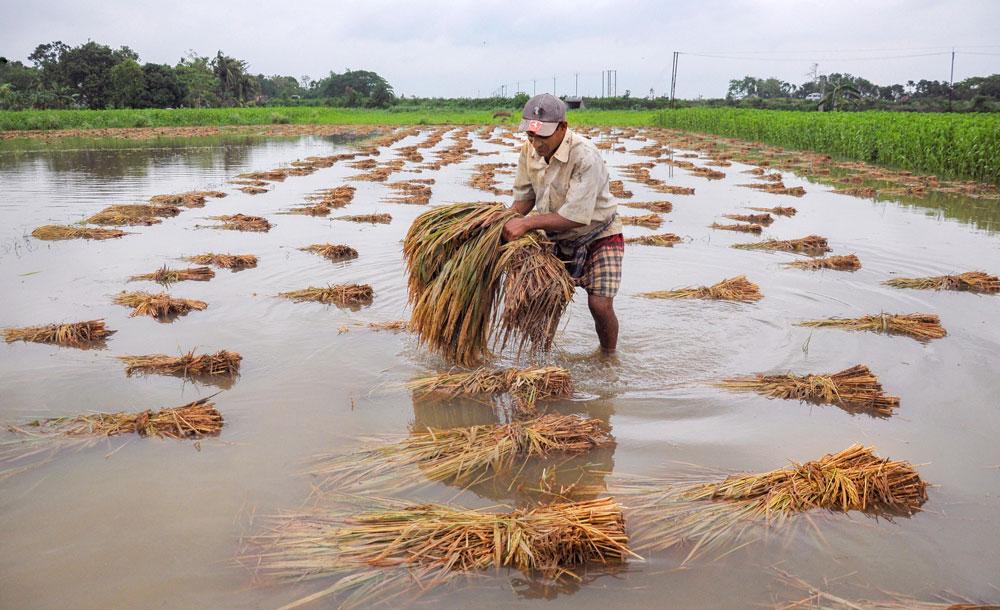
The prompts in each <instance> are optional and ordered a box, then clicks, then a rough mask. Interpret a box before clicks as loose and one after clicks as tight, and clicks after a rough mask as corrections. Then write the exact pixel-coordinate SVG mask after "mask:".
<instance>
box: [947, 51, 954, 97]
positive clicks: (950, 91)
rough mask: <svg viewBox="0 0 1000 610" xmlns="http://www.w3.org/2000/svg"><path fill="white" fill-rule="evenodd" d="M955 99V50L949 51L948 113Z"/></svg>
mask: <svg viewBox="0 0 1000 610" xmlns="http://www.w3.org/2000/svg"><path fill="white" fill-rule="evenodd" d="M953 99H955V48H954V47H952V49H951V78H949V79H948V112H951V101H952V100H953Z"/></svg>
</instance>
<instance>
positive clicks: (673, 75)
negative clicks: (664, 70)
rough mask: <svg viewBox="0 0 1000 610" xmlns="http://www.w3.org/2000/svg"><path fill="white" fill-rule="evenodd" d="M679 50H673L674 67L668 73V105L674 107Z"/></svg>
mask: <svg viewBox="0 0 1000 610" xmlns="http://www.w3.org/2000/svg"><path fill="white" fill-rule="evenodd" d="M678 55H680V51H674V67H673V71H672V72H671V74H670V107H671V108H673V107H674V99H675V98H674V93H675V92H676V91H677V56H678Z"/></svg>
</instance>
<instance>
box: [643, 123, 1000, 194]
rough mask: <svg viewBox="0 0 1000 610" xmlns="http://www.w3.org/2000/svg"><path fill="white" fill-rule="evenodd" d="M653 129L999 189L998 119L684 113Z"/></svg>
mask: <svg viewBox="0 0 1000 610" xmlns="http://www.w3.org/2000/svg"><path fill="white" fill-rule="evenodd" d="M654 124H656V125H659V126H661V127H667V128H670V129H681V130H684V131H696V132H701V133H709V134H713V135H719V136H724V137H727V138H737V139H740V140H748V141H752V142H762V143H764V144H770V145H773V146H783V147H786V148H792V149H800V150H811V151H815V152H818V153H825V154H829V155H832V156H834V157H838V158H842V159H855V160H859V161H865V162H867V163H871V164H873V165H878V166H882V167H889V168H895V169H904V170H910V171H916V172H923V173H928V174H938V175H940V176H942V177H948V178H965V179H970V180H976V181H979V182H986V183H992V184H1000V116H998V115H995V114H978V113H970V114H939V113H935V114H930V113H928V114H914V113H896V112H825V113H818V112H784V111H776V110H749V109H734V108H684V109H679V110H665V111H661V112H659V113H657V115H656V117H655V119H654Z"/></svg>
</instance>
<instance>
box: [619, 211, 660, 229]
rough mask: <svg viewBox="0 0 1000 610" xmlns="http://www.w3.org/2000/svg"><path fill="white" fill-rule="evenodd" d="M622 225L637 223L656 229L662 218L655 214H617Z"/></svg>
mask: <svg viewBox="0 0 1000 610" xmlns="http://www.w3.org/2000/svg"><path fill="white" fill-rule="evenodd" d="M619 218H620V219H621V221H622V224H623V225H638V226H640V227H649V228H650V229H656V228H658V227H659V226H660V225H661V224H663V219H662V218H660V216H659V215H657V214H646V215H644V216H619Z"/></svg>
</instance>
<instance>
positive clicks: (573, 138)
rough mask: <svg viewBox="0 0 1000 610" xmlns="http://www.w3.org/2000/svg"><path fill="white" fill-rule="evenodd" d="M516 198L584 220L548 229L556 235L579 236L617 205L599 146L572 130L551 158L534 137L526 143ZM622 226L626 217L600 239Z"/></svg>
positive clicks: (553, 237)
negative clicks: (560, 228)
mask: <svg viewBox="0 0 1000 610" xmlns="http://www.w3.org/2000/svg"><path fill="white" fill-rule="evenodd" d="M514 200H515V201H532V200H534V202H535V209H536V210H538V213H539V214H549V213H551V212H555V213H557V214H559V215H560V216H562V217H563V218H565V219H567V220H572V221H573V222H579V223H583V226H582V227H575V228H573V229H569V230H568V231H562V232H560V233H555V234H552V235H549V239H551V240H553V241H561V240H569V239H574V238H576V237H580V236H581V235H584V234H586V233H588V232H589V231H592V230H593V229H596V228H597V227H599V226H601V225H602V224H604V223H605V222H607V221H608V219H609V218H611V216H612V214H614V213H615V212H617V211H618V206H617V204H615V201H614V199H612V197H611V187H610V185H609V178H608V168H607V166H605V164H604V159H602V158H601V154H600V152H599V151H598V150H597V147H596V146H594V144H593V142H591V141H590V140H588V139H587V138H584V137H583V136H580V135H577V134H575V133H573V132H572V131H569V130H567V131H566V135H565V136H564V137H563V141H562V144H560V145H559V148H557V149H556V152H555V154H553V155H552V159H551V160H550V161H549V162H548V163H546V162H545V157H542V156H541V155H539V154H538V153H536V152H535V149H534V148H533V147H532V146H531V143H530V142H525V143H524V147H523V148H521V157H520V159H518V162H517V176H516V177H515V178H514ZM621 232H622V222H621V220H619V219H617V218H615V220H614V222H612V223H611V225H610V226H608V228H607V229H605V230H604V231H602V232H601V233H600V234H599V235H598V236H597V237H596V238H595V239H600V238H602V237H608V236H609V235H617V234H618V233H621Z"/></svg>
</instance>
